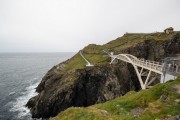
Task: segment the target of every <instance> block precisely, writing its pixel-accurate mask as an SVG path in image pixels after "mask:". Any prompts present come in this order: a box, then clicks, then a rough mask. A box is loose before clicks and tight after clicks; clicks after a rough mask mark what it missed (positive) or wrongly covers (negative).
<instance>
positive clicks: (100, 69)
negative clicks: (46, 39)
mask: <svg viewBox="0 0 180 120" xmlns="http://www.w3.org/2000/svg"><path fill="white" fill-rule="evenodd" d="M94 49H95V48H94ZM115 53H116V54H118V53H129V54H132V55H134V56H136V57H138V58H144V59H149V60H155V61H161V60H162V59H163V58H164V57H167V56H171V55H175V54H180V34H175V35H174V36H172V37H171V38H167V40H164V41H156V40H145V41H143V42H140V43H137V44H134V45H133V46H131V47H128V48H126V49H124V50H116V52H115ZM91 54H92V53H91ZM72 59H73V58H72ZM70 60H71V59H70ZM70 60H67V61H65V62H63V63H60V64H58V65H56V66H54V67H53V68H52V69H51V70H49V71H48V73H47V74H46V75H45V76H44V77H43V79H42V81H41V83H40V84H39V85H38V87H37V89H36V91H37V92H38V93H39V94H38V95H37V96H35V97H33V98H31V99H30V100H29V101H28V103H27V105H26V106H27V107H28V108H30V111H31V114H32V117H33V118H49V117H51V116H55V115H57V114H58V113H59V112H61V111H63V110H65V109H67V108H68V107H71V106H89V105H93V104H96V103H102V102H105V101H108V100H111V99H114V98H116V97H119V96H122V95H124V94H125V93H127V92H128V91H130V90H139V89H140V85H139V82H138V79H137V76H136V73H135V71H134V68H133V67H132V66H131V65H130V64H126V63H124V62H121V61H118V64H113V65H109V64H106V65H97V66H94V67H84V68H82V69H75V70H70V71H65V70H64V67H65V66H66V65H67V64H69V61H70ZM107 61H108V62H109V59H107Z"/></svg>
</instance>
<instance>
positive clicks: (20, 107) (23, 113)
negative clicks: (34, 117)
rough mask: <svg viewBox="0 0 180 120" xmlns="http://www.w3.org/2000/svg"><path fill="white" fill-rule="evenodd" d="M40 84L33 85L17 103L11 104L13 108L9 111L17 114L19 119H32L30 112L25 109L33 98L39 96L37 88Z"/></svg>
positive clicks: (18, 98) (23, 93) (17, 99)
mask: <svg viewBox="0 0 180 120" xmlns="http://www.w3.org/2000/svg"><path fill="white" fill-rule="evenodd" d="M38 84H39V82H37V83H34V84H31V85H30V86H28V87H27V88H26V89H25V90H24V91H23V92H22V93H21V96H19V97H17V98H16V99H15V101H12V102H11V108H10V109H9V111H10V112H15V113H17V115H16V117H17V118H18V119H23V118H24V117H27V116H29V117H28V118H29V119H30V118H31V114H30V110H29V109H28V108H27V107H25V105H26V103H27V102H28V100H29V99H30V98H31V97H33V96H35V95H37V93H36V92H35V88H36V87H37V85H38ZM13 94H14V93H13Z"/></svg>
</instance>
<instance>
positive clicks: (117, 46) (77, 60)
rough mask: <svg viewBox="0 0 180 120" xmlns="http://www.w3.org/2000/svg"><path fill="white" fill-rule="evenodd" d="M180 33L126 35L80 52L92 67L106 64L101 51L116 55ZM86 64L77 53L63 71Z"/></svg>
mask: <svg viewBox="0 0 180 120" xmlns="http://www.w3.org/2000/svg"><path fill="white" fill-rule="evenodd" d="M177 33H180V32H174V33H172V34H166V33H161V32H157V33H149V34H148V33H126V34H124V35H123V36H122V37H119V38H117V39H115V40H113V41H110V42H109V43H107V44H104V45H95V44H90V45H88V46H86V47H85V48H84V49H83V50H82V51H83V55H84V56H85V57H86V58H87V59H88V60H89V61H90V62H91V63H92V64H94V65H104V64H108V56H105V55H106V53H104V52H103V50H106V51H108V52H110V51H113V52H116V53H119V52H123V51H124V50H126V49H128V48H130V47H133V46H136V45H137V44H139V43H142V42H144V41H160V42H162V41H166V40H168V39H170V38H172V37H173V36H174V35H176V34H177ZM85 65H86V62H85V61H84V60H83V59H82V57H81V56H80V55H79V53H77V54H76V55H75V56H74V57H73V58H72V59H71V60H70V61H69V63H68V64H67V65H66V67H65V71H70V70H74V69H80V68H83V67H84V66H85Z"/></svg>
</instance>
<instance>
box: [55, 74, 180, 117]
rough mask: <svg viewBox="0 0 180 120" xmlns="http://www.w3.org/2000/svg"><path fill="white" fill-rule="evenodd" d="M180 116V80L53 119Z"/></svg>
mask: <svg viewBox="0 0 180 120" xmlns="http://www.w3.org/2000/svg"><path fill="white" fill-rule="evenodd" d="M178 115H180V77H179V78H177V79H176V80H175V81H171V82H168V83H164V84H157V85H155V86H154V87H152V88H151V89H147V90H141V91H139V92H135V91H130V92H128V93H127V94H126V95H124V96H122V97H119V98H116V99H114V100H111V101H108V102H105V103H101V104H96V105H93V106H89V107H71V108H68V109H67V110H65V111H64V112H61V113H60V114H58V115H57V116H56V117H54V118H52V120H154V119H165V118H175V117H178Z"/></svg>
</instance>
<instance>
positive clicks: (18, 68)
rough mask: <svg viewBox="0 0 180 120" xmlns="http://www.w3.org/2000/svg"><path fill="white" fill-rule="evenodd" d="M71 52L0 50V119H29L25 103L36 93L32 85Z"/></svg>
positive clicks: (67, 57)
mask: <svg viewBox="0 0 180 120" xmlns="http://www.w3.org/2000/svg"><path fill="white" fill-rule="evenodd" d="M74 54H75V53H74V52H36V53H34V52H28V53H27V52H21V53H20V52H17V53H13V52H8V53H7V52H1V53H0V106H1V107H0V120H31V119H32V118H31V114H30V111H29V109H28V108H26V107H25V105H26V103H27V101H28V100H29V99H30V98H31V97H33V96H35V95H37V93H36V92H35V88H36V87H37V85H38V84H39V83H40V81H41V79H42V77H43V76H44V75H45V74H46V72H47V71H48V70H49V69H51V68H52V67H53V66H54V65H57V64H59V63H61V62H63V61H65V60H67V59H69V58H70V57H72V56H73V55H74Z"/></svg>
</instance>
